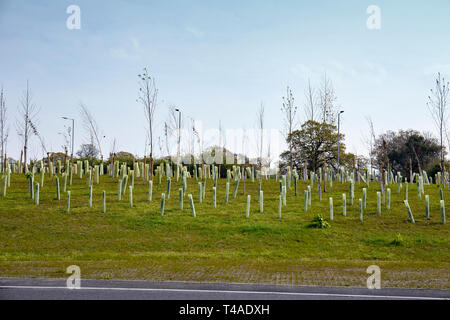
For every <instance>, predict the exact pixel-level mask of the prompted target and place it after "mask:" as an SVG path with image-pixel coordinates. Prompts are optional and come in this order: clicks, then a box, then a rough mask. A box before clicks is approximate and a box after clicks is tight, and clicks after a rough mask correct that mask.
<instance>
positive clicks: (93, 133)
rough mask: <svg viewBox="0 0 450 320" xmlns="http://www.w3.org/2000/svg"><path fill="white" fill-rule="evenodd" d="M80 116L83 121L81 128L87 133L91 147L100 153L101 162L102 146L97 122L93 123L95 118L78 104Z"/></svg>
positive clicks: (81, 104) (82, 105)
mask: <svg viewBox="0 0 450 320" xmlns="http://www.w3.org/2000/svg"><path fill="white" fill-rule="evenodd" d="M80 114H81V119H82V120H83V126H84V128H85V130H86V131H87V132H88V133H89V142H90V144H92V145H93V146H96V147H97V149H98V151H99V153H100V158H101V160H102V162H103V153H102V146H101V143H100V138H101V136H100V130H99V128H98V125H97V122H96V121H95V118H94V117H93V116H92V114H91V112H90V111H89V109H88V108H87V107H86V106H85V105H84V104H83V103H80Z"/></svg>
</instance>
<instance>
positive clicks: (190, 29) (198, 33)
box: [186, 27, 204, 39]
mask: <svg viewBox="0 0 450 320" xmlns="http://www.w3.org/2000/svg"><path fill="white" fill-rule="evenodd" d="M186 31H187V32H189V33H190V34H192V35H193V36H194V37H196V38H197V39H200V38H203V36H204V33H203V32H202V31H200V30H198V29H197V28H195V27H187V28H186Z"/></svg>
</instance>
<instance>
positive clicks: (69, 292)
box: [0, 278, 450, 300]
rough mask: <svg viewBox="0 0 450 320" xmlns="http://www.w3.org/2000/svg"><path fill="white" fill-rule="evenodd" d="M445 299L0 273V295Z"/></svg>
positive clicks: (419, 292)
mask: <svg viewBox="0 0 450 320" xmlns="http://www.w3.org/2000/svg"><path fill="white" fill-rule="evenodd" d="M11 299H12V300H23V299H26V300H34V299H43V300H80V299H82V300H380V299H381V300H417V299H419V300H442V299H445V300H450V290H424V289H393V288H385V289H379V290H369V289H365V288H350V287H306V286H278V285H262V284H226V283H196V282H154V281H122V280H114V281H108V280H81V288H80V289H68V288H67V287H66V279H15V278H0V300H11Z"/></svg>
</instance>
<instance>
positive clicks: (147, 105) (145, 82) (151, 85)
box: [137, 68, 158, 181]
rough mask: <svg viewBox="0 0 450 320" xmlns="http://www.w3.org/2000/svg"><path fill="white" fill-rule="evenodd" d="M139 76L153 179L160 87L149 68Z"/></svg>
mask: <svg viewBox="0 0 450 320" xmlns="http://www.w3.org/2000/svg"><path fill="white" fill-rule="evenodd" d="M138 77H139V80H140V81H139V97H138V99H137V101H138V102H140V103H141V104H142V105H143V106H144V112H145V117H146V119H147V124H148V127H147V133H148V137H149V147H150V180H152V181H153V144H154V143H153V129H154V119H155V110H156V104H157V99H158V89H157V88H156V83H155V79H154V78H153V77H151V76H150V75H149V73H148V71H147V68H144V70H143V73H142V74H139V75H138Z"/></svg>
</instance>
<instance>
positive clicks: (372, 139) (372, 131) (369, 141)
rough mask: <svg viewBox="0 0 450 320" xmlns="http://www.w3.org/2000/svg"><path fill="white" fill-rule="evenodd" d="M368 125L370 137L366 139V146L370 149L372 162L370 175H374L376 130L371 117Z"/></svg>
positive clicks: (367, 118)
mask: <svg viewBox="0 0 450 320" xmlns="http://www.w3.org/2000/svg"><path fill="white" fill-rule="evenodd" d="M366 121H367V124H368V126H369V137H368V138H366V145H367V146H368V148H369V160H370V171H369V172H370V175H372V171H373V161H372V160H373V151H374V150H373V146H374V144H375V139H376V136H375V129H374V127H373V121H372V118H371V117H366Z"/></svg>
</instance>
